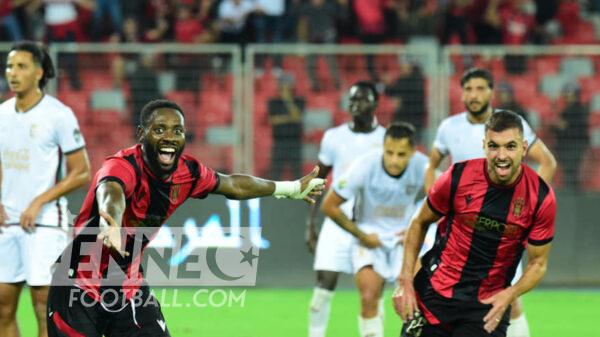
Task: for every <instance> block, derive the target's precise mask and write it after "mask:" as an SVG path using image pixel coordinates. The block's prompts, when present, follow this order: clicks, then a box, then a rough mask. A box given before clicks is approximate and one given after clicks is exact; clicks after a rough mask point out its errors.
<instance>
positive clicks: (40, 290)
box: [21, 226, 67, 337]
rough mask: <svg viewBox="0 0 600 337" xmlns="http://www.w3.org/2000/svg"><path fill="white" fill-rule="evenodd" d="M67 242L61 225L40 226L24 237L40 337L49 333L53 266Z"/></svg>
mask: <svg viewBox="0 0 600 337" xmlns="http://www.w3.org/2000/svg"><path fill="white" fill-rule="evenodd" d="M66 245H67V234H66V232H64V231H63V230H61V229H59V228H47V227H39V226H38V227H37V228H36V230H35V232H33V233H28V234H26V235H25V236H24V240H23V245H22V248H23V249H22V252H21V255H22V256H23V266H24V269H25V277H26V280H27V284H28V285H29V286H30V290H31V302H32V304H33V311H34V314H35V317H36V319H37V323H38V336H39V337H46V336H47V332H46V331H47V327H46V312H47V304H48V290H49V289H48V287H49V286H50V283H51V281H52V271H51V268H52V265H53V264H54V262H55V261H56V259H57V258H58V257H59V256H60V254H61V252H62V251H63V249H64V248H65V246H66Z"/></svg>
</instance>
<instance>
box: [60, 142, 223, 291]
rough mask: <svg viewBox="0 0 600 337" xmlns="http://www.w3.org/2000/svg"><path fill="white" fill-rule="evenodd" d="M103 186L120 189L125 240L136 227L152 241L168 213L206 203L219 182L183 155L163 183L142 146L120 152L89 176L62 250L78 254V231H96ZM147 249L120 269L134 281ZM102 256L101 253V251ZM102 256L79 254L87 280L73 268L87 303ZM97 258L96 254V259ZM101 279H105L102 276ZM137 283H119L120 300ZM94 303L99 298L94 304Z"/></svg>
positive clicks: (138, 282) (102, 264) (102, 267)
mask: <svg viewBox="0 0 600 337" xmlns="http://www.w3.org/2000/svg"><path fill="white" fill-rule="evenodd" d="M104 181H115V182H117V183H119V184H120V185H121V187H122V188H123V191H124V193H125V198H126V207H125V213H124V214H123V221H122V226H123V227H124V230H125V231H126V232H127V233H128V234H130V233H133V232H132V231H133V228H135V227H153V228H155V230H153V233H151V236H153V235H154V234H156V233H157V232H158V229H159V227H160V226H161V225H162V224H163V223H164V222H165V221H166V220H167V219H168V218H169V216H171V214H173V212H174V211H175V210H176V209H177V208H178V207H179V206H180V205H181V204H183V202H184V201H185V200H186V199H188V198H205V197H206V196H207V195H208V194H209V193H210V192H212V191H214V190H215V189H216V188H217V187H218V184H219V177H218V175H217V174H216V172H214V171H213V170H212V169H210V168H208V167H206V166H204V165H202V164H201V163H200V162H199V161H198V160H197V159H196V158H194V157H192V156H189V155H186V154H182V155H181V157H180V158H179V161H178V163H177V168H176V170H175V172H173V173H172V174H171V175H170V176H169V177H168V178H167V179H166V180H162V179H160V178H157V177H155V176H154V175H153V174H152V172H151V171H150V169H149V168H148V167H147V165H146V164H145V163H144V160H143V158H142V148H141V145H139V144H138V145H136V146H133V147H131V148H128V149H124V150H121V151H119V152H118V153H116V154H115V155H113V156H111V157H108V158H107V159H106V161H105V162H104V164H103V165H102V167H101V168H100V170H98V172H97V173H96V175H95V176H94V179H93V181H92V185H91V187H90V189H89V191H88V194H87V196H86V198H85V200H84V203H83V206H82V208H81V212H80V214H79V216H78V217H77V219H76V220H75V227H76V229H75V231H76V234H77V236H76V237H75V239H74V241H73V243H72V244H71V245H69V247H67V249H79V247H81V243H80V242H79V241H82V240H83V239H81V240H78V237H80V236H83V235H81V234H80V233H82V228H85V227H87V228H89V227H98V224H99V214H98V205H97V200H96V188H97V187H98V185H99V184H100V183H102V182H104ZM131 238H132V236H130V235H128V236H127V239H126V241H125V243H124V245H123V247H125V250H128V249H129V248H131V247H132V246H133V241H134V240H132V239H131ZM148 243H149V239H145V240H143V243H142V250H141V251H140V253H139V254H134V255H133V256H130V257H128V258H125V261H126V262H125V263H124V264H125V265H124V266H122V268H124V269H126V270H127V274H128V275H137V274H138V273H139V272H140V263H141V258H142V254H141V252H142V251H143V249H144V248H145V247H146V245H147V244H148ZM103 249H104V250H106V248H103ZM106 253H107V252H106V251H104V252H103V254H102V257H100V256H94V255H87V254H81V253H78V254H80V256H84V258H85V259H86V260H87V261H81V260H80V261H76V262H77V263H81V262H91V263H92V265H94V266H96V267H97V268H92V270H93V272H94V273H98V274H100V275H98V274H97V275H91V274H90V272H89V270H90V269H88V270H87V271H80V270H79V269H78V268H77V267H75V266H72V267H71V268H73V267H75V270H77V272H76V283H77V286H79V287H80V288H83V289H84V290H87V291H88V294H90V295H91V296H92V297H97V296H98V289H99V287H101V284H99V283H98V282H97V279H99V278H101V274H102V273H105V272H106V268H107V267H108V262H107V261H105V260H102V261H101V259H102V258H105V257H106V256H107V255H106ZM96 255H98V254H96ZM104 277H106V275H104ZM142 281H143V280H142V279H141V278H139V277H130V278H129V277H128V278H126V279H125V280H123V284H122V288H123V289H124V290H125V291H124V294H125V295H126V296H127V297H128V298H129V297H130V296H133V295H134V294H135V291H136V290H137V289H138V288H139V286H140V285H141V284H142ZM96 299H98V298H96Z"/></svg>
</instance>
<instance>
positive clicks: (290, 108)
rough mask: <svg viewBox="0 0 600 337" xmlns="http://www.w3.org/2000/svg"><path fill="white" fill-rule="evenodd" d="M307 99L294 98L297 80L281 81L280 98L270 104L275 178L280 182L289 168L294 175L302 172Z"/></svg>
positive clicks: (285, 75) (273, 172) (287, 76)
mask: <svg viewBox="0 0 600 337" xmlns="http://www.w3.org/2000/svg"><path fill="white" fill-rule="evenodd" d="M304 105H305V100H304V98H303V97H296V96H295V95H294V78H293V77H292V76H291V75H288V74H283V75H282V76H281V77H280V79H279V97H276V98H273V99H271V100H270V101H269V121H270V122H271V125H272V127H273V147H272V150H271V176H272V177H273V179H279V178H280V177H281V174H282V173H283V170H284V168H285V166H286V164H287V165H289V168H290V170H291V173H292V175H293V176H295V175H296V174H297V173H300V172H301V171H302V115H303V112H304Z"/></svg>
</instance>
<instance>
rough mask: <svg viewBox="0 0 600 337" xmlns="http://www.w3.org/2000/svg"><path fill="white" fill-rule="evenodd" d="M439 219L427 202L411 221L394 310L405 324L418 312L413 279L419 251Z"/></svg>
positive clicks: (394, 298) (405, 241) (405, 243)
mask: <svg viewBox="0 0 600 337" xmlns="http://www.w3.org/2000/svg"><path fill="white" fill-rule="evenodd" d="M439 219H440V216H439V215H437V214H435V213H434V212H433V210H431V208H430V207H429V204H428V203H427V202H424V203H423V205H422V206H421V208H420V209H419V212H418V213H417V216H416V217H414V218H413V219H412V220H411V222H410V225H409V226H408V230H407V232H406V238H405V240H404V258H403V260H402V271H401V272H400V276H399V277H398V287H399V289H400V291H399V292H398V293H395V294H394V297H393V301H394V309H395V310H396V313H398V314H399V315H400V317H402V320H403V321H405V322H406V321H407V320H408V319H412V318H413V315H414V313H415V311H417V310H418V307H417V300H416V296H415V289H414V286H413V279H414V275H415V272H416V270H415V269H416V267H417V258H418V256H419V251H420V250H421V247H422V246H423V241H424V240H425V234H427V229H428V228H429V225H430V224H432V223H434V222H436V221H438V220H439Z"/></svg>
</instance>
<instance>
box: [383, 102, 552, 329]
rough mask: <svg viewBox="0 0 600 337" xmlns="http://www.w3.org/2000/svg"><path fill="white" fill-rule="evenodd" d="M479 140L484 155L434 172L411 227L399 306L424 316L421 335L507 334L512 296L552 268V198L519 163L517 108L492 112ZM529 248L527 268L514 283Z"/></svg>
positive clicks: (409, 317) (409, 314)
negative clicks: (429, 241) (432, 235)
mask: <svg viewBox="0 0 600 337" xmlns="http://www.w3.org/2000/svg"><path fill="white" fill-rule="evenodd" d="M483 146H484V150H485V155H486V158H482V159H474V160H467V161H463V162H458V163H456V164H454V165H452V167H451V168H450V169H449V170H448V171H446V172H445V173H444V174H443V175H442V176H441V177H440V179H438V181H437V182H436V183H435V184H434V186H433V187H432V188H431V190H430V191H429V195H428V197H427V202H426V203H424V204H423V206H422V207H421V209H420V210H419V212H418V214H417V215H416V216H415V218H414V219H413V221H412V222H411V224H410V226H409V229H408V232H407V235H406V241H405V245H404V247H405V250H404V261H403V267H402V272H401V274H400V276H399V278H398V282H399V290H400V291H398V293H397V294H395V295H394V305H395V309H396V311H397V312H398V314H399V315H400V316H401V317H402V319H403V320H404V321H405V322H406V321H409V323H412V322H414V317H415V313H416V312H419V313H420V314H421V317H424V318H425V319H426V321H427V324H425V326H423V327H422V330H421V337H431V336H435V337H443V336H448V337H451V336H461V337H484V336H494V337H504V336H505V335H506V329H507V327H508V324H509V312H510V310H508V309H509V307H510V303H511V302H512V301H513V300H514V299H515V298H517V297H518V296H520V295H521V294H523V293H525V292H527V291H529V290H531V289H532V288H533V287H535V286H536V284H537V283H538V282H539V281H540V280H541V279H542V277H543V276H544V274H545V272H546V266H547V262H548V254H549V251H550V246H551V241H552V239H553V236H554V221H555V216H556V201H555V197H554V192H553V190H552V188H551V187H550V186H549V185H548V184H547V183H546V182H544V180H543V179H542V178H541V177H540V176H539V175H538V174H537V173H536V172H535V171H534V170H532V169H531V168H529V167H528V166H527V165H525V164H523V163H522V162H521V161H522V159H523V156H524V155H525V152H526V149H527V141H525V140H524V139H523V125H522V122H521V119H520V118H519V116H518V115H517V114H515V113H513V112H510V111H499V112H497V113H494V114H492V116H491V117H490V119H489V120H488V121H487V122H486V124H485V139H484V144H483ZM440 219H441V220H440ZM438 220H440V221H439V223H438V233H437V236H436V237H437V239H436V242H435V245H434V247H433V248H432V249H431V250H430V251H429V252H428V253H427V254H425V255H424V256H423V257H422V259H421V263H422V268H421V269H419V270H418V271H416V270H415V264H416V263H415V262H416V259H417V256H418V252H419V249H420V247H421V245H422V243H423V238H424V236H425V233H426V232H427V227H428V226H429V224H431V223H433V222H435V221H438ZM525 250H526V251H527V255H528V258H529V259H528V263H527V266H526V267H525V272H524V274H523V276H522V277H521V278H520V279H519V281H518V282H517V283H516V284H514V285H512V286H511V279H512V278H513V276H514V274H515V270H516V268H517V265H518V263H519V261H520V259H521V257H522V254H523V251H525ZM415 272H416V275H415ZM405 334H406V332H405ZM406 335H410V334H406Z"/></svg>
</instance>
